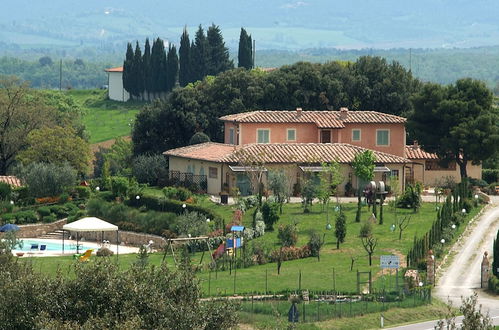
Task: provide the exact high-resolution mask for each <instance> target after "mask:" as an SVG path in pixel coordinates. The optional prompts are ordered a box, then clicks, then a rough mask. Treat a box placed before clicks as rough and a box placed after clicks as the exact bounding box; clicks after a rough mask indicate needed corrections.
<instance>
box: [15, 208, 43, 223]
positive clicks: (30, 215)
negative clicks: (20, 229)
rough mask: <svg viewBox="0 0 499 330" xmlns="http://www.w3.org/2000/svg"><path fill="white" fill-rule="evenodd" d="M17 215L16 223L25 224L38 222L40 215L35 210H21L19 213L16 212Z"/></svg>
mask: <svg viewBox="0 0 499 330" xmlns="http://www.w3.org/2000/svg"><path fill="white" fill-rule="evenodd" d="M14 215H15V217H16V220H17V221H16V223H18V224H24V223H35V222H38V216H37V215H36V213H35V211H33V210H27V211H20V212H17V213H14Z"/></svg>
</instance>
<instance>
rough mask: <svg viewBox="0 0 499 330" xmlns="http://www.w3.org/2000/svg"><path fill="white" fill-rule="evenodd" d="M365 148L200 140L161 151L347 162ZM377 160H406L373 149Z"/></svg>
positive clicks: (216, 157)
mask: <svg viewBox="0 0 499 330" xmlns="http://www.w3.org/2000/svg"><path fill="white" fill-rule="evenodd" d="M365 150H368V149H365V148H362V147H358V146H354V145H351V144H346V143H289V144H286V143H276V144H247V145H244V146H242V147H237V148H235V147H234V146H233V145H227V144H219V143H212V142H209V143H203V144H198V145H194V146H188V147H183V148H178V149H173V150H168V151H165V152H164V153H163V154H165V155H168V156H177V157H185V158H191V159H201V160H207V161H215V162H222V163H237V162H238V161H239V160H240V159H241V154H240V153H244V155H247V156H249V157H251V158H252V159H257V160H258V161H262V162H264V163H320V162H327V161H331V160H334V159H335V160H337V161H338V162H340V163H350V162H352V161H353V159H354V157H355V155H356V154H358V153H360V152H363V151H365ZM373 152H374V155H375V156H376V162H377V163H386V164H402V163H409V162H410V161H409V160H408V159H406V158H403V157H399V156H395V155H391V154H387V153H384V152H380V151H374V150H373Z"/></svg>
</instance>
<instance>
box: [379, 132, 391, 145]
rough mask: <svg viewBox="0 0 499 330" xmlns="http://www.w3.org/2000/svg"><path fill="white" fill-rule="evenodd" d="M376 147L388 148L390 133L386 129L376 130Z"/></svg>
mask: <svg viewBox="0 0 499 330" xmlns="http://www.w3.org/2000/svg"><path fill="white" fill-rule="evenodd" d="M376 145H377V146H388V145H390V131H389V130H387V129H378V130H376Z"/></svg>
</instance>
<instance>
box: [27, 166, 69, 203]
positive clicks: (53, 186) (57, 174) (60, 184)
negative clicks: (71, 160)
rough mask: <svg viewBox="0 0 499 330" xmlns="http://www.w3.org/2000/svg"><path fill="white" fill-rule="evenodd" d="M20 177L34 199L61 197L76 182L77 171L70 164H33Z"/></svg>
mask: <svg viewBox="0 0 499 330" xmlns="http://www.w3.org/2000/svg"><path fill="white" fill-rule="evenodd" d="M19 177H20V178H21V179H23V180H24V182H26V185H27V186H28V190H29V194H30V195H31V196H33V197H47V196H59V195H60V194H62V193H63V192H64V191H65V190H66V189H68V188H69V187H71V186H73V185H74V183H75V181H76V171H75V170H74V169H73V168H72V167H71V166H69V165H68V164H65V165H62V166H59V165H55V164H49V163H31V164H29V165H28V166H27V167H25V168H22V169H21V170H20V173H19Z"/></svg>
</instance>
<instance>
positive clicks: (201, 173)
mask: <svg viewBox="0 0 499 330" xmlns="http://www.w3.org/2000/svg"><path fill="white" fill-rule="evenodd" d="M199 175H204V167H201V168H200V169H199Z"/></svg>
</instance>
